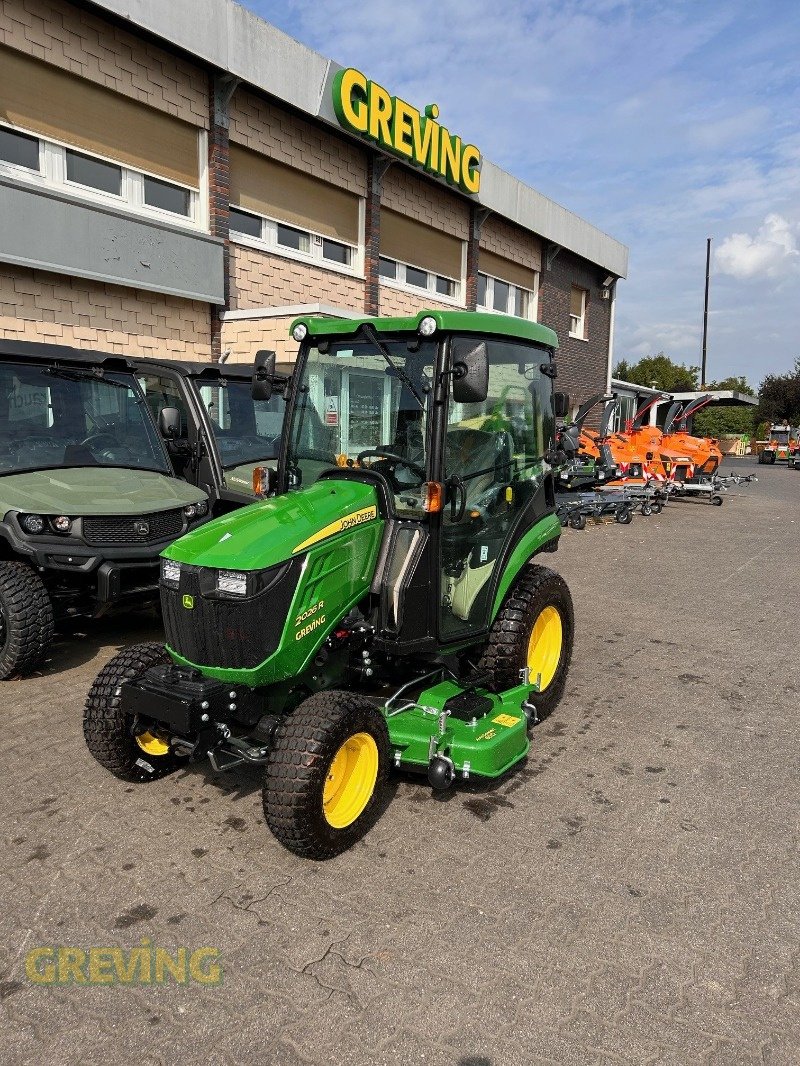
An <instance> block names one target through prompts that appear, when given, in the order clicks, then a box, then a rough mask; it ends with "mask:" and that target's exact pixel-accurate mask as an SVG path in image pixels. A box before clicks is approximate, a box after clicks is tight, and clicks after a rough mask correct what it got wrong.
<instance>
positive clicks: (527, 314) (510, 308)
mask: <svg viewBox="0 0 800 1066" xmlns="http://www.w3.org/2000/svg"><path fill="white" fill-rule="evenodd" d="M534 297H535V292H534V291H533V290H531V289H526V288H523V287H522V286H521V285H512V284H511V282H509V281H503V280H502V279H501V278H495V277H492V276H491V275H490V274H478V307H479V308H480V309H481V310H482V311H499V312H500V313H501V314H504V315H516V316H517V317H518V318H532V317H534V316H533V314H532V311H533V308H534V306H535V300H534Z"/></svg>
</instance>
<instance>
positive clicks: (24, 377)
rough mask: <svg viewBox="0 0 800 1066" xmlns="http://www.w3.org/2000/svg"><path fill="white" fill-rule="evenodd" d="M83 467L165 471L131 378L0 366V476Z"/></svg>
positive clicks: (20, 365)
mask: <svg viewBox="0 0 800 1066" xmlns="http://www.w3.org/2000/svg"><path fill="white" fill-rule="evenodd" d="M83 466H117V467H133V468H136V469H140V470H155V471H157V472H158V473H160V474H171V470H170V467H169V464H168V460H167V456H166V453H165V451H164V447H163V445H162V443H161V439H160V437H159V435H158V433H157V431H156V428H155V426H154V424H153V422H152V421H151V419H150V416H149V413H148V410H147V406H146V404H145V402H144V397H143V396H142V394H141V392H140V391H139V389H138V387H137V385H136V382H135V379H134V378H133V376H132V375H129V374H124V373H105V372H100V371H95V370H91V369H88V368H78V367H48V366H37V365H35V364H30V365H28V364H24V363H0V475H3V474H19V473H23V472H25V471H31V470H43V469H50V470H52V469H59V468H61V467H83Z"/></svg>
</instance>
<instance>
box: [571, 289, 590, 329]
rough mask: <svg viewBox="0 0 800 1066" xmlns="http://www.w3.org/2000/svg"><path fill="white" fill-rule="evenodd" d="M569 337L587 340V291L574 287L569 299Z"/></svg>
mask: <svg viewBox="0 0 800 1066" xmlns="http://www.w3.org/2000/svg"><path fill="white" fill-rule="evenodd" d="M569 335H570V337H579V338H580V339H581V340H584V339H585V338H586V289H579V288H578V287H577V286H576V285H573V286H572V290H571V292H570V297H569Z"/></svg>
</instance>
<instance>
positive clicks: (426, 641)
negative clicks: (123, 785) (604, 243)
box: [84, 311, 573, 858]
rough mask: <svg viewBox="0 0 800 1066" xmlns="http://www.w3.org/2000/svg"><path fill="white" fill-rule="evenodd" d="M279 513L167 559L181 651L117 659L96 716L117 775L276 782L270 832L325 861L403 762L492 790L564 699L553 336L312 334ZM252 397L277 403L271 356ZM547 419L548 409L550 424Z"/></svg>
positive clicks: (561, 408) (271, 506)
mask: <svg viewBox="0 0 800 1066" xmlns="http://www.w3.org/2000/svg"><path fill="white" fill-rule="evenodd" d="M292 335H293V336H294V338H295V340H297V341H299V342H300V351H299V355H298V360H297V366H296V371H295V374H294V376H293V378H292V382H291V385H290V389H289V394H288V397H287V411H286V418H285V423H284V429H283V439H282V445H281V456H280V460H279V463H278V469H277V473H274V472H273V473H272V474H270V473H269V472H267V471H265V472H264V482H265V485H264V489H265V496H266V498H265V499H263V500H262V501H260V502H258V503H255V504H253V505H251V506H249V507H246V508H244V509H242V510H239V511H237V512H234V513H232V514H230V515H226V516H224V517H222V518H220V519H218V520H216V521H214V522H211V523H208V524H207V525H205V526H204V527H202V528H201V529H198V530H197V531H195V532H193V533H191V534H190V535H188V536H185V537H183V538H181V539H180V540H178V541H176V542H175V543H174V544H173V545H172V546H171V547H170V548H169V549H168V550H167V551H166V552H164V554H163V556H162V569H161V595H162V605H163V615H164V623H165V627H166V636H167V643H166V646H164V645H161V644H153V643H148V644H140V645H138V646H136V647H133V648H129V649H127V650H125V651H123V652H121V653H120V654H119V655H117V656H116V658H114V659H113V660H111V662H110V663H109V664H108V665H107V666H106V667H105V668H104V669H103V670H102V671H101V673H100V674H99V676H98V677H97V679H96V681H95V683H94V685H93V686H92V689H91V692H90V693H89V697H88V700H87V703H86V710H85V717H84V731H85V736H86V741H87V744H88V746H89V749H90V751H91V752H92V754H93V755H94V756H95V758H96V759H97V760H98V761H99V762H100V763H102V765H103V766H105V767H107V768H108V769H109V770H110V771H111V772H112V773H113V774H115V775H116V776H117V777H119V778H121V779H122V780H125V781H151V780H154V779H155V778H158V777H161V776H162V775H164V774H166V773H169V772H170V771H172V770H174V769H176V768H177V767H179V766H181V765H183V764H185V763H186V762H187V761H188V760H191V759H195V758H200V757H204V756H206V755H207V756H208V757H209V758H210V760H211V762H212V764H213V766H214V767H215V768H217V769H226V768H229V767H233V766H238V765H241V764H243V763H250V764H257V765H261V766H263V768H264V785H263V802H264V813H265V817H266V821H267V824H268V825H269V827H270V829H271V830H272V832H273V833H274V834H275V836H276V837H277V838H278V839H279V840H280V841H281V842H282V843H283V844H285V845H286V846H287V847H288V848H290V849H291V850H293V851H295V852H296V853H298V854H299V855H303V856H309V857H314V858H326V857H329V856H331V855H335V854H336V853H338V852H340V851H342V850H344V849H345V848H347V847H348V846H349V845H351V844H352V843H353V842H354V841H355V840H357V839H358V838H359V837H360V836H361V835H362V834H363V833H364V832H365V831H366V829H367V828H368V827H369V825H370V824H371V823H372V822H373V821H374V819H375V818H376V817H377V815H378V813H379V811H380V809H381V804H382V800H383V799H384V798H385V790H386V781H387V775H388V772H389V770H390V768H391V767H392V766H395V767H399V768H403V769H406V770H416V771H421V772H422V773H423V774H427V777H428V780H429V782H430V784H431V785H432V786H433V787H434V788H437V789H444V788H448V787H449V786H451V785H452V784H453V783H454V782H455V781H456V780H459V779H491V778H497V777H499V776H500V775H501V774H503V773H505V772H506V771H507V770H509V769H510V768H511V767H512V766H513V765H514V764H515V763H517V762H519V761H520V760H521V759H523V758H524V756H525V754H526V752H527V751H528V746H529V741H528V729H529V727H530V726H531V725H532V724H533V723H535V722H536V720H537V719H538V718H541V717H543V716H544V715H546V714H547V713H548V712H550V711H551V710H552V709H553V708H554V707H555V705H556V704H557V703H558V700H559V699H560V697H561V694H562V691H563V688H564V683H565V679H566V674H567V669H568V666H569V661H570V655H571V650H572V638H573V613H572V601H571V598H570V594H569V590H568V589H567V586H566V584H565V583H564V581H563V580H562V579H561V578H560V577H559V576H558V575H557V574H555V573H554V572H553V571H552V570H549V569H546V568H545V567H543V566H539V565H537V563H536V561H535V560H536V556H537V555H538V554H539V553H540V552H551V551H554V550H555V549H556V547H557V545H558V538H559V534H560V532H561V526H560V524H559V521H558V519H557V518H556V516H555V513H554V507H555V496H554V491H553V475H552V472H551V460H552V459H554V454H553V446H554V441H553V437H554V425H555V419H554V415H555V414H556V413H558V414H559V415H563V414H564V413H566V410H567V407H568V400H567V397H566V396H563V395H561V394H556V397H555V402H554V394H553V378H554V376H555V369H554V366H553V355H554V350H555V348H556V344H557V341H556V335H555V334H554V333H553V332H552V331H551V330H549V329H546V328H545V327H543V326H540V325H537V324H535V323H533V322H527V321H523V320H521V319H515V318H501V317H499V316H497V315H489V314H477V313H469V312H456V311H453V312H438V311H437V312H433V311H425V312H423V313H421V314H420V315H419V316H417V317H416V318H386V319H365V320H338V319H310V320H307V321H306V320H298V321H297V322H295V323H294V324H293V327H292ZM260 356H261V358H260V359H259V360H258V361H257V366H256V374H255V376H254V381H253V389H254V393H255V394H256V395H257V396H260V397H264V396H269V394H270V393H271V390H272V388H273V382H274V381H277V379H275V378H274V377H273V373H274V356H271V355H270V354H269V353H260ZM554 408H557V412H556V410H554Z"/></svg>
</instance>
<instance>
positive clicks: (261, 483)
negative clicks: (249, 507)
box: [253, 466, 269, 500]
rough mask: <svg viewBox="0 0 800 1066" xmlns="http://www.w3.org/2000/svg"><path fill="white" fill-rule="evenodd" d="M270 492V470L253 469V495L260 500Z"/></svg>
mask: <svg viewBox="0 0 800 1066" xmlns="http://www.w3.org/2000/svg"><path fill="white" fill-rule="evenodd" d="M268 492H269V470H268V469H267V467H265V466H254V467H253V495H254V496H256V497H257V498H258V499H259V500H263V498H264V497H265V496H266V495H267V493H268Z"/></svg>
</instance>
